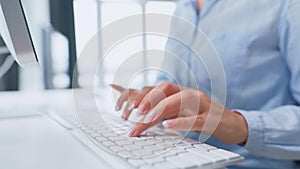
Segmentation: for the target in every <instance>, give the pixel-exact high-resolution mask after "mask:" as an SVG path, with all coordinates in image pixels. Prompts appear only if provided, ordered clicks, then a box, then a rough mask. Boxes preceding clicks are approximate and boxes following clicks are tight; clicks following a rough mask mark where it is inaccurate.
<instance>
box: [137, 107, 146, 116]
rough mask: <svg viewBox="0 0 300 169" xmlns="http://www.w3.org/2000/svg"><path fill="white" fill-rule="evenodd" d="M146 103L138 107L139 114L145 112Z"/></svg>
mask: <svg viewBox="0 0 300 169" xmlns="http://www.w3.org/2000/svg"><path fill="white" fill-rule="evenodd" d="M144 109H145V108H144V105H140V106H139V107H138V112H139V114H144Z"/></svg>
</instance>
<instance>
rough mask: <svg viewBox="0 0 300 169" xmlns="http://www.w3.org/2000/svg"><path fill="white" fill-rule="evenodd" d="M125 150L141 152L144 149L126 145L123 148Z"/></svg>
mask: <svg viewBox="0 0 300 169" xmlns="http://www.w3.org/2000/svg"><path fill="white" fill-rule="evenodd" d="M123 148H124V149H125V150H127V151H133V150H141V149H142V147H140V146H137V145H135V144H131V145H125V146H123Z"/></svg>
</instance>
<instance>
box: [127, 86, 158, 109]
mask: <svg viewBox="0 0 300 169" xmlns="http://www.w3.org/2000/svg"><path fill="white" fill-rule="evenodd" d="M152 89H153V87H144V88H143V89H142V91H140V92H139V93H138V94H137V95H136V97H135V99H134V100H133V101H132V104H134V106H135V107H134V108H137V107H138V106H139V105H140V103H141V101H142V100H143V99H144V98H145V96H146V95H147V94H148V93H149V92H150V91H151V90H152Z"/></svg>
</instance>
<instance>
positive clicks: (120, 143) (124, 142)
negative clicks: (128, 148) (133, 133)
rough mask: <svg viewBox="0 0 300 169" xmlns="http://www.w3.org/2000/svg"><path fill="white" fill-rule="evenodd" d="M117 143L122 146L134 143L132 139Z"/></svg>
mask: <svg viewBox="0 0 300 169" xmlns="http://www.w3.org/2000/svg"><path fill="white" fill-rule="evenodd" d="M115 143H116V144H118V145H120V146H125V145H132V144H133V142H132V141H128V140H120V141H116V142H115Z"/></svg>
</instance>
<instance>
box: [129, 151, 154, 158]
mask: <svg viewBox="0 0 300 169" xmlns="http://www.w3.org/2000/svg"><path fill="white" fill-rule="evenodd" d="M132 154H134V155H135V156H136V157H145V156H151V155H153V152H152V151H149V150H143V149H142V150H134V151H132Z"/></svg>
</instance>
